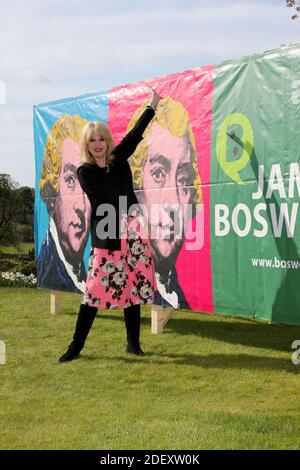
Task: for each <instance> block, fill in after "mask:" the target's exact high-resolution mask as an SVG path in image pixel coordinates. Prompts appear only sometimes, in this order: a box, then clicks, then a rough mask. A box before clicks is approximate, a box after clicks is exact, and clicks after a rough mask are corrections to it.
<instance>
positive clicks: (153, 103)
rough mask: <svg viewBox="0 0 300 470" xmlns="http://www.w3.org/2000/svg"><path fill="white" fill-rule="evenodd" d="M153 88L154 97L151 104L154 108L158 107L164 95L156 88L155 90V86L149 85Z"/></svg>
mask: <svg viewBox="0 0 300 470" xmlns="http://www.w3.org/2000/svg"><path fill="white" fill-rule="evenodd" d="M149 88H150V89H151V90H152V99H151V101H150V103H149V104H150V106H151V107H152V108H154V109H156V107H157V105H158V103H159V102H160V100H161V99H162V96H160V95H159V94H158V93H157V91H156V90H154V88H152V87H149Z"/></svg>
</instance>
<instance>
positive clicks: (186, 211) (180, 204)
mask: <svg viewBox="0 0 300 470" xmlns="http://www.w3.org/2000/svg"><path fill="white" fill-rule="evenodd" d="M138 113H139V110H138V111H137V112H136V115H138ZM133 119H134V118H133ZM135 119H136V118H135ZM131 125H132V124H131V123H130V125H129V127H131ZM197 160H198V159H197V154H196V151H195V141H194V136H193V133H192V129H191V126H190V124H189V119H188V113H187V111H186V110H185V108H184V107H183V106H182V105H181V103H179V102H177V101H174V100H173V99H171V98H170V97H168V98H164V99H163V100H161V102H160V103H159V105H158V108H157V111H156V115H155V117H154V119H153V121H152V122H151V123H150V125H149V126H148V128H147V130H146V132H145V133H144V139H143V141H142V142H141V143H140V144H139V146H138V148H137V150H136V152H135V153H134V155H133V156H132V157H130V158H129V159H128V161H129V164H130V166H131V170H132V174H133V181H134V186H135V190H136V195H137V198H138V200H139V203H140V204H141V205H142V206H143V207H144V208H146V210H147V216H148V221H149V229H150V233H149V238H150V239H151V244H152V247H153V258H154V261H155V264H156V266H159V267H162V266H163V265H168V266H169V267H170V266H172V265H174V264H175V261H176V258H177V256H178V253H179V252H180V250H181V248H182V245H183V242H184V237H185V228H186V227H187V223H188V221H189V220H190V219H191V218H192V217H193V216H194V215H195V210H196V209H195V208H196V206H197V205H198V207H199V206H200V205H201V203H202V199H201V187H200V177H199V173H198V166H197V165H198V161H197Z"/></svg>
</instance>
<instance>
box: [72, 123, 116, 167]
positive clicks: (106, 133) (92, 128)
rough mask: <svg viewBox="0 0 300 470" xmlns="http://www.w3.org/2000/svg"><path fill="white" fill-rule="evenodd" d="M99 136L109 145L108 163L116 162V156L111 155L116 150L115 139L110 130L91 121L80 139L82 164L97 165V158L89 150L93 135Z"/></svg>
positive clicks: (101, 124)
mask: <svg viewBox="0 0 300 470" xmlns="http://www.w3.org/2000/svg"><path fill="white" fill-rule="evenodd" d="M94 133H95V134H97V135H98V136H99V137H101V138H103V139H104V140H105V141H106V143H107V153H106V161H107V163H111V162H112V161H113V160H114V156H113V155H112V154H111V151H112V149H113V148H114V146H115V144H114V139H113V137H112V135H111V132H110V129H109V128H108V127H107V126H106V125H105V124H103V122H99V121H90V122H88V123H87V124H86V125H85V126H84V128H83V129H82V133H81V138H80V159H81V162H82V163H95V162H96V160H95V158H94V157H93V156H92V155H91V154H90V152H89V150H88V143H89V141H90V138H91V136H92V135H93V134H94Z"/></svg>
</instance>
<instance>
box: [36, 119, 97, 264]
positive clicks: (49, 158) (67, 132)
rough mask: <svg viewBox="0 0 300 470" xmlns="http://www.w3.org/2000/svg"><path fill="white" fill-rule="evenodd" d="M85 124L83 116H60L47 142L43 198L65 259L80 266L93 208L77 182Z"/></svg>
mask: <svg viewBox="0 0 300 470" xmlns="http://www.w3.org/2000/svg"><path fill="white" fill-rule="evenodd" d="M85 124H86V121H85V120H84V119H82V118H81V117H80V116H78V115H75V116H69V115H63V116H61V117H60V118H59V119H58V120H57V121H56V123H55V124H54V125H53V127H52V129H51V131H50V133H49V135H48V137H47V141H46V150H45V153H44V160H43V167H42V175H41V180H40V191H41V196H42V198H43V200H44V202H45V203H46V206H47V210H48V213H49V216H50V217H51V218H52V219H53V221H54V223H55V227H56V232H57V238H58V240H57V242H58V243H59V245H60V247H61V249H62V251H63V254H64V257H65V259H66V260H67V261H68V262H69V263H70V264H72V265H77V264H78V263H79V262H80V261H81V260H82V258H83V254H84V250H85V246H86V244H87V240H88V235H89V214H90V204H89V201H88V198H87V196H86V195H85V193H84V192H83V191H82V189H81V187H80V184H79V181H78V179H77V173H76V171H77V168H78V166H79V165H80V164H81V162H80V150H79V141H80V135H81V131H82V129H83V127H84V125H85Z"/></svg>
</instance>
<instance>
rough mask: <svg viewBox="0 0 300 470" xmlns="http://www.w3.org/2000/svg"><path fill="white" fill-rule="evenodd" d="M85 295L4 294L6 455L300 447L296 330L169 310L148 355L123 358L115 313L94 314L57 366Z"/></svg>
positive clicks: (0, 333)
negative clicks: (55, 307) (56, 302)
mask: <svg viewBox="0 0 300 470" xmlns="http://www.w3.org/2000/svg"><path fill="white" fill-rule="evenodd" d="M80 300H81V296H80V295H77V294H69V293H62V294H61V311H60V313H59V314H57V315H56V316H53V315H51V314H50V308H49V307H50V295H49V291H46V290H32V289H13V288H0V315H1V322H0V339H2V340H4V341H5V342H6V345H7V364H6V365H2V366H0V422H1V439H0V448H1V449H109V450H113V449H146V450H149V449H155V450H159V449H180V450H185V449H297V448H299V447H300V394H299V386H300V380H299V372H300V365H299V366H295V365H293V364H292V362H291V354H292V349H291V344H292V342H293V341H294V340H295V339H300V327H294V326H287V325H275V324H272V325H269V324H267V323H266V322H257V321H252V320H245V319H237V318H230V317H221V316H217V315H215V316H212V315H208V314H199V313H190V312H188V311H176V312H175V313H174V315H173V319H172V320H171V321H170V322H169V323H168V325H167V326H166V328H165V330H164V333H163V334H162V335H157V336H155V335H152V334H151V330H150V306H149V307H148V306H145V307H144V306H143V307H142V317H143V319H142V333H141V339H142V340H141V344H142V348H143V349H144V351H145V352H146V353H147V355H146V356H145V357H136V356H129V355H127V354H126V353H125V352H124V348H125V329H124V324H123V316H122V311H121V310H115V311H112V312H111V313H109V312H107V311H100V312H99V313H98V315H97V317H96V320H95V323H94V325H93V328H92V331H91V334H90V336H89V338H88V340H87V343H86V347H85V348H84V350H83V352H82V355H81V357H80V359H78V360H77V361H73V362H71V363H65V364H59V363H58V362H57V359H58V357H59V356H60V355H61V354H62V353H63V352H64V351H65V349H66V346H67V345H68V343H69V342H70V340H71V336H72V334H73V328H74V324H75V321H76V311H77V309H78V306H79V303H80Z"/></svg>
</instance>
